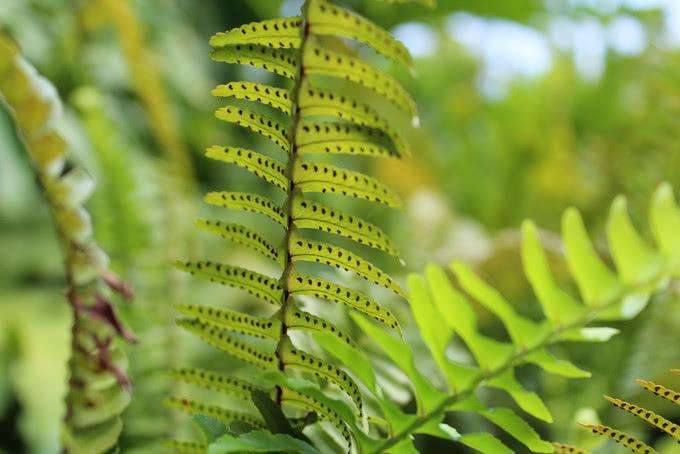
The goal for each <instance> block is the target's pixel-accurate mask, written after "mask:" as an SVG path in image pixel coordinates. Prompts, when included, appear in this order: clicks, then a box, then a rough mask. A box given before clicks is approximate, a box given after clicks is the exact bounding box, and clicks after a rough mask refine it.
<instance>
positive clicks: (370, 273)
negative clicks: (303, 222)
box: [290, 237, 404, 296]
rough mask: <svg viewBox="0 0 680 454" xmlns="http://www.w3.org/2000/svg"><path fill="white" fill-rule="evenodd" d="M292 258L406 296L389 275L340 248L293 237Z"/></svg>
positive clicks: (294, 260)
mask: <svg viewBox="0 0 680 454" xmlns="http://www.w3.org/2000/svg"><path fill="white" fill-rule="evenodd" d="M290 258H291V260H292V261H293V262H297V261H303V262H316V263H323V264H326V265H328V266H334V267H336V268H340V269H343V270H345V271H351V272H353V273H355V274H356V275H358V276H360V277H362V278H364V279H366V280H367V281H370V282H373V283H374V284H376V285H381V286H383V287H385V288H388V289H390V290H392V291H393V292H394V293H396V294H397V295H400V296H404V292H403V290H402V289H401V288H400V287H399V286H398V285H397V283H396V282H394V281H393V280H392V278H391V277H390V276H388V275H387V273H385V272H384V271H382V270H380V269H379V268H377V267H376V266H374V265H372V264H371V263H370V262H368V261H367V260H365V259H363V258H361V257H359V256H358V255H356V254H354V253H352V252H349V251H348V250H346V249H343V248H340V247H338V246H331V245H329V244H326V243H320V242H318V241H311V240H305V239H303V238H300V237H291V246H290Z"/></svg>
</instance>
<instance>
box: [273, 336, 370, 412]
mask: <svg viewBox="0 0 680 454" xmlns="http://www.w3.org/2000/svg"><path fill="white" fill-rule="evenodd" d="M280 357H281V360H282V361H283V364H284V366H285V368H286V369H288V368H291V369H300V370H304V371H306V372H310V373H312V374H314V375H317V376H319V377H322V378H325V379H326V380H329V381H331V382H333V383H335V384H336V385H338V387H340V389H342V390H343V391H344V392H345V393H347V395H348V396H349V397H350V398H351V399H352V402H354V404H355V405H356V407H357V410H358V414H359V415H360V416H361V415H363V408H364V407H363V402H362V399H361V392H360V391H359V387H358V386H357V384H356V383H354V380H352V377H350V376H349V374H348V373H347V372H345V371H344V370H342V369H339V368H337V367H335V366H333V365H332V364H330V363H328V362H326V361H324V360H322V359H319V358H316V357H315V356H313V355H311V354H309V353H307V352H304V351H302V350H298V349H296V348H295V347H294V346H293V345H291V344H290V343H287V344H285V345H284V347H283V348H282V349H281V352H280Z"/></svg>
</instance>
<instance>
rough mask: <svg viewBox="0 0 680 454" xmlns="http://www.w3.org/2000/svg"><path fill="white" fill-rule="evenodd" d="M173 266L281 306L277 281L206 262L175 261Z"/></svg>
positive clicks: (232, 267)
mask: <svg viewBox="0 0 680 454" xmlns="http://www.w3.org/2000/svg"><path fill="white" fill-rule="evenodd" d="M175 266H176V267H177V268H178V269H180V270H182V271H186V272H188V273H190V274H192V275H196V276H198V277H200V278H203V279H207V280H209V281H211V282H219V283H220V284H224V285H228V286H230V287H235V288H239V289H242V290H245V291H246V292H248V293H250V294H251V295H254V296H257V297H258V298H262V300H264V301H266V302H267V303H270V304H273V305H276V306H280V305H281V304H282V298H283V290H282V289H281V287H280V286H279V283H278V281H277V280H276V279H272V278H270V277H267V276H265V275H263V274H260V273H256V272H255V271H250V270H248V269H245V268H241V267H238V266H230V265H224V264H221V263H213V262H208V261H196V262H181V261H177V262H176V263H175Z"/></svg>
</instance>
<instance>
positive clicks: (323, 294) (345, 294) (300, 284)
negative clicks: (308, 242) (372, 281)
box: [288, 274, 399, 329]
mask: <svg viewBox="0 0 680 454" xmlns="http://www.w3.org/2000/svg"><path fill="white" fill-rule="evenodd" d="M288 291H289V292H290V294H291V295H310V296H315V297H317V298H321V299H325V300H328V301H332V302H334V303H339V304H343V305H345V306H347V307H349V308H351V309H354V310H356V311H357V312H361V313H363V314H366V315H368V316H369V317H372V318H373V319H375V320H377V321H379V322H381V323H383V324H385V325H387V326H389V327H390V328H395V329H399V322H398V321H397V319H396V317H395V316H394V315H392V312H390V310H389V309H387V308H386V307H383V306H381V305H380V304H379V303H378V302H376V301H375V300H373V299H372V298H369V297H368V296H366V295H364V294H363V293H361V292H358V291H356V290H352V289H350V288H347V287H343V286H340V285H337V284H334V283H332V282H330V281H327V280H325V279H320V278H314V277H311V276H304V275H298V274H291V275H290V276H289V277H288Z"/></svg>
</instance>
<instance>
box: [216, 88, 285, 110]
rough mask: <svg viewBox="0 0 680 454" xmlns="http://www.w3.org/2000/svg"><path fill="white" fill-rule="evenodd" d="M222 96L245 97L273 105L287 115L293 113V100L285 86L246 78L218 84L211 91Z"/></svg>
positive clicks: (217, 95)
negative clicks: (250, 80) (249, 80)
mask: <svg viewBox="0 0 680 454" xmlns="http://www.w3.org/2000/svg"><path fill="white" fill-rule="evenodd" d="M211 94H212V95H213V96H216V97H220V98H235V99H245V100H246V101H253V102H259V103H260V104H264V105H266V106H269V107H272V108H274V109H276V110H279V111H280V112H283V113H284V114H286V115H292V114H293V102H292V101H291V99H290V93H289V92H288V90H286V89H285V88H278V87H274V86H272V85H266V84H261V83H258V82H248V81H245V80H241V81H235V82H229V83H227V84H222V85H218V86H217V87H215V88H214V89H213V91H212V92H211Z"/></svg>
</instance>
